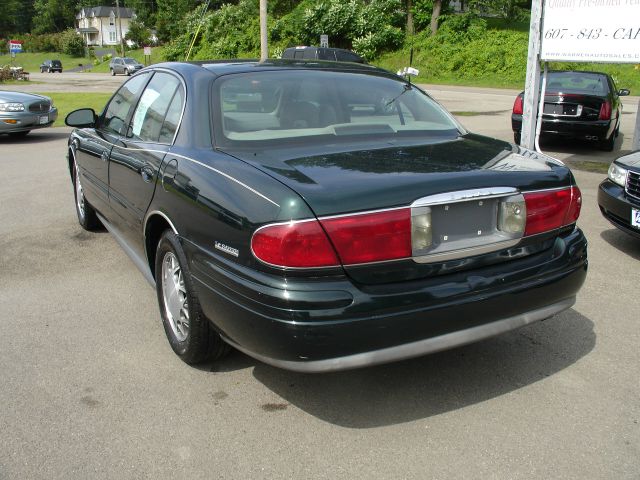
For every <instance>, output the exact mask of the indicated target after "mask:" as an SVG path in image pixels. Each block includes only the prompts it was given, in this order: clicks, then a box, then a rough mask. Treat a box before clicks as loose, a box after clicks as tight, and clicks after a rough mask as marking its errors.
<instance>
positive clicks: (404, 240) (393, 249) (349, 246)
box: [320, 208, 411, 265]
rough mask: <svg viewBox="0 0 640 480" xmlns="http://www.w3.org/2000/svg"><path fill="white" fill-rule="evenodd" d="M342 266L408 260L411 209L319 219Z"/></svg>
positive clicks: (409, 254)
mask: <svg viewBox="0 0 640 480" xmlns="http://www.w3.org/2000/svg"><path fill="white" fill-rule="evenodd" d="M320 222H321V223H322V226H323V227H324V229H325V230H326V231H327V234H328V235H329V238H331V241H332V242H333V245H334V246H335V247H336V250H337V252H338V256H339V257H340V260H341V261H342V263H343V264H344V265H353V264H356V263H368V262H379V261H383V260H396V259H399V258H408V257H411V209H409V208H403V209H400V210H388V211H384V212H373V213H367V214H362V215H349V216H344V217H335V218H327V219H321V220H320Z"/></svg>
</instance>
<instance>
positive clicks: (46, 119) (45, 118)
mask: <svg viewBox="0 0 640 480" xmlns="http://www.w3.org/2000/svg"><path fill="white" fill-rule="evenodd" d="M39 121H40V125H44V124H45V123H49V115H43V116H41V117H40V119H39Z"/></svg>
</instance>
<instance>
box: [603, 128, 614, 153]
mask: <svg viewBox="0 0 640 480" xmlns="http://www.w3.org/2000/svg"><path fill="white" fill-rule="evenodd" d="M615 144H616V132H615V131H614V132H612V133H611V136H610V137H609V138H608V139H606V140H603V141H602V143H601V144H600V149H601V150H603V151H605V152H612V151H613V148H614V147H615Z"/></svg>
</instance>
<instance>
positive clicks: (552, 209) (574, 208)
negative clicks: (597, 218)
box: [524, 187, 582, 237]
mask: <svg viewBox="0 0 640 480" xmlns="http://www.w3.org/2000/svg"><path fill="white" fill-rule="evenodd" d="M524 200H525V202H526V204H527V226H526V228H525V231H524V235H525V237H526V236H528V235H535V234H537V233H542V232H548V231H550V230H555V229H556V228H560V227H562V226H565V225H570V224H572V223H575V221H576V220H577V219H578V216H579V215H580V208H581V206H582V194H581V193H580V189H579V188H578V187H571V188H565V189H563V190H550V191H546V192H532V193H525V194H524Z"/></svg>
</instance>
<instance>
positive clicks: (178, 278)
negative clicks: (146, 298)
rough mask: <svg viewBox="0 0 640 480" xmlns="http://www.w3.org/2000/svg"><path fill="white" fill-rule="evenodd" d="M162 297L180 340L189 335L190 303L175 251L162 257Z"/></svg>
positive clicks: (168, 316)
mask: <svg viewBox="0 0 640 480" xmlns="http://www.w3.org/2000/svg"><path fill="white" fill-rule="evenodd" d="M161 281H162V299H163V303H164V311H165V314H166V316H167V319H168V320H169V325H170V326H171V330H173V334H174V335H175V336H176V339H177V340H178V341H179V342H184V341H185V340H186V339H187V337H188V336H189V303H188V300H187V290H186V288H185V285H184V275H183V274H182V268H181V267H180V263H179V262H178V258H177V257H176V256H175V254H174V253H173V252H167V253H166V254H165V255H164V258H163V259H162V279H161Z"/></svg>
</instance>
